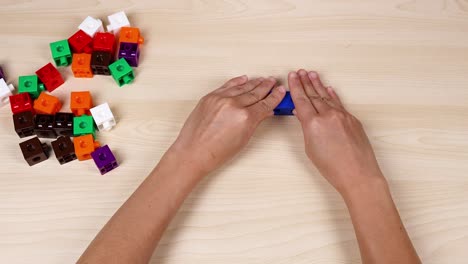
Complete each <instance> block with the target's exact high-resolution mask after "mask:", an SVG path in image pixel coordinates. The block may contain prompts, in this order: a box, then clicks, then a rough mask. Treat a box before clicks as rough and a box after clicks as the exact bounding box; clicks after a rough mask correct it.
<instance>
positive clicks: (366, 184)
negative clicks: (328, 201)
mask: <svg viewBox="0 0 468 264" xmlns="http://www.w3.org/2000/svg"><path fill="white" fill-rule="evenodd" d="M340 194H341V196H342V197H343V199H344V201H345V203H346V204H350V203H356V202H359V201H360V200H365V199H372V198H373V197H375V196H377V195H382V194H384V195H387V194H388V195H390V191H389V187H388V183H387V180H386V179H385V177H384V176H383V175H382V174H380V175H372V176H370V177H366V180H365V181H363V182H359V183H355V184H353V185H352V186H350V187H348V188H344V189H343V190H341V191H340Z"/></svg>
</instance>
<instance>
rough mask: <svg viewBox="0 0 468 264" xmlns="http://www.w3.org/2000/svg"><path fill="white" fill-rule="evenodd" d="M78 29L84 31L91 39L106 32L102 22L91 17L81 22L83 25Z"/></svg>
mask: <svg viewBox="0 0 468 264" xmlns="http://www.w3.org/2000/svg"><path fill="white" fill-rule="evenodd" d="M78 29H80V30H82V31H83V32H84V33H86V34H87V35H88V36H90V37H94V35H95V34H96V33H98V32H103V31H104V27H103V26H102V21H101V20H100V19H97V18H94V17H90V16H88V17H86V18H85V20H83V22H81V24H80V25H79V26H78Z"/></svg>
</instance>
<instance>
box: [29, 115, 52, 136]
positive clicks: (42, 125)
mask: <svg viewBox="0 0 468 264" xmlns="http://www.w3.org/2000/svg"><path fill="white" fill-rule="evenodd" d="M34 134H36V135H37V136H38V137H40V138H56V137H57V134H55V130H54V116H53V115H42V114H38V115H36V116H35V117H34Z"/></svg>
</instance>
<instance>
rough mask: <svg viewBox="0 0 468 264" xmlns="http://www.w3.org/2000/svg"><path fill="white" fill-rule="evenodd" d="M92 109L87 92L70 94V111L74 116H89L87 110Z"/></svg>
mask: <svg viewBox="0 0 468 264" xmlns="http://www.w3.org/2000/svg"><path fill="white" fill-rule="evenodd" d="M91 107H93V99H92V97H91V93H90V92H89V91H81V92H71V95H70V110H71V111H72V112H73V114H74V115H75V116H81V115H84V114H87V115H91V112H89V109H91Z"/></svg>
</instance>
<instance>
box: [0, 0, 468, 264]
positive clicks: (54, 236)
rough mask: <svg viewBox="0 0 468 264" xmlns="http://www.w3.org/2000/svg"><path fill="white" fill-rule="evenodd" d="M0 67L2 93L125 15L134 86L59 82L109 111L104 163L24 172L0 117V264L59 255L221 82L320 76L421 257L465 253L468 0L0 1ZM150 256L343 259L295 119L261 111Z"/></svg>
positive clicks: (348, 251) (129, 187)
mask: <svg viewBox="0 0 468 264" xmlns="http://www.w3.org/2000/svg"><path fill="white" fill-rule="evenodd" d="M1 2H2V3H1V9H0V25H1V30H0V39H1V41H0V54H1V55H0V65H3V67H4V69H5V71H6V74H7V76H8V80H9V81H10V82H12V83H14V84H15V85H17V77H18V76H19V75H28V74H33V73H34V72H35V71H36V70H37V69H38V68H39V67H41V66H43V65H44V64H46V63H47V62H49V61H51V55H50V51H49V48H48V45H49V43H50V42H52V41H56V40H60V39H65V38H68V37H69V36H70V35H71V34H73V33H74V32H75V31H76V27H77V26H78V24H79V23H80V22H81V21H82V20H83V19H84V18H85V17H86V16H87V15H92V16H95V17H99V18H101V19H103V20H105V22H106V23H107V19H106V16H107V15H109V14H111V13H113V12H116V11H120V10H125V11H126V12H127V14H128V15H129V18H130V21H131V23H132V24H133V25H135V26H138V27H140V28H141V30H142V34H143V36H144V37H145V39H146V42H145V44H144V46H143V48H142V55H141V66H140V67H139V68H137V69H136V75H137V78H136V82H135V83H134V84H132V85H129V86H125V87H123V88H118V87H117V85H116V84H115V83H114V81H113V80H112V79H111V78H110V77H102V76H97V77H95V78H93V79H91V80H83V79H75V78H73V76H72V74H71V71H70V68H66V69H61V72H62V73H63V74H64V76H65V77H66V83H65V84H64V85H63V86H62V87H60V88H59V89H58V90H57V91H56V92H54V93H53V94H54V95H57V96H59V97H60V98H61V99H62V100H64V109H67V108H68V100H69V98H68V97H69V93H70V91H72V90H90V91H92V94H93V97H94V101H95V102H96V103H103V102H108V103H109V104H110V106H111V108H112V110H113V111H114V114H115V115H116V117H117V118H118V125H117V127H116V128H115V129H114V130H112V131H111V132H108V133H99V135H98V139H99V141H100V142H101V143H103V144H108V145H109V146H110V147H111V148H112V149H113V150H114V151H115V153H116V156H117V158H118V160H119V161H120V163H121V166H120V167H119V168H118V169H117V170H115V171H113V172H111V173H109V174H108V175H105V176H101V175H100V174H99V172H98V171H97V169H96V168H95V165H94V163H93V162H92V161H87V162H78V161H75V162H72V163H70V164H67V165H64V166H60V165H59V163H58V162H57V161H56V159H55V157H54V156H52V157H51V158H50V159H49V160H48V161H46V162H43V163H41V164H39V165H36V166H33V167H29V166H28V165H27V164H26V162H25V161H24V160H23V158H22V154H21V151H20V149H19V146H18V143H19V142H20V141H22V140H20V139H19V138H18V136H17V135H16V134H15V132H14V130H13V123H12V119H11V113H10V109H9V107H3V108H2V109H0V124H1V125H0V146H1V151H0V160H1V165H0V238H1V239H0V263H73V262H75V261H76V260H77V258H78V257H79V255H80V254H81V253H82V252H83V250H84V249H85V248H86V246H87V245H88V243H89V242H90V241H91V240H92V239H93V237H94V236H95V235H96V233H97V232H98V231H99V230H100V228H101V227H102V226H103V225H104V224H105V222H106V221H107V220H108V219H109V217H110V216H111V215H112V214H113V213H114V212H115V210H116V209H117V208H118V207H119V206H120V205H121V204H122V203H123V202H124V201H125V199H126V198H127V197H128V196H129V195H130V194H131V193H132V191H133V190H134V189H135V188H136V187H137V186H138V184H139V183H140V182H141V181H142V180H143V179H144V177H145V176H146V175H147V173H149V171H150V170H151V169H152V168H153V166H154V165H155V164H156V162H157V161H158V159H159V158H160V157H161V155H162V154H163V153H164V151H165V150H166V148H167V147H168V146H169V145H170V144H171V142H172V141H173V140H174V138H175V137H176V136H177V133H178V130H179V129H180V128H181V126H182V124H183V122H184V120H185V118H186V117H187V115H188V114H189V112H190V111H191V109H192V108H193V106H194V105H195V103H196V102H197V100H198V99H199V98H200V97H201V96H203V95H204V94H206V93H207V92H209V91H211V90H212V89H214V88H217V87H218V86H219V85H221V84H222V83H223V82H224V81H225V80H226V79H227V78H230V77H232V76H235V75H241V74H248V75H250V76H253V77H255V76H269V75H273V76H275V77H277V78H278V79H280V80H281V81H282V82H284V81H285V77H286V75H287V73H288V71H290V70H297V69H298V68H301V67H304V68H306V69H315V70H317V71H319V72H320V73H321V74H323V78H324V80H325V81H326V83H327V84H330V85H333V86H334V87H335V89H336V90H337V91H338V92H339V93H340V94H341V96H342V98H343V100H344V102H345V103H346V104H347V106H348V108H349V109H350V110H351V111H352V112H354V113H355V114H356V116H358V117H359V118H360V119H361V120H362V121H363V123H364V124H365V126H366V128H367V131H368V134H369V137H370V138H371V141H372V144H373V146H374V147H375V151H376V154H377V156H378V160H379V162H380V164H381V166H382V168H383V170H384V172H385V175H386V177H387V178H388V180H389V182H390V184H391V188H392V192H393V194H394V198H395V201H396V203H397V206H398V208H399V209H400V213H401V216H402V218H403V221H404V223H405V225H406V227H407V229H408V232H409V234H410V236H411V238H412V239H413V242H414V244H415V247H416V249H417V251H418V253H419V254H420V256H421V257H422V260H423V262H424V263H429V264H436V263H437V264H438V263H440V264H442V263H451V264H457V263H460V264H461V263H467V259H468V250H467V249H468V1H466V0H446V1H444V0H374V1H371V0H356V1H345V0H334V1H317V0H309V1H306V0H270V1H266V0H255V1H254V0H252V1H247V0H226V1H221V0H220V1H216V0H206V1H201V0H178V1H173V0H161V1H150V0H147V1H121V0H119V1H90V0H83V1H70V2H69V1H50V0H45V1H16V0H3V1H1ZM151 263H164V264H175V263H177V264H180V263H184V264H185V263H203V264H208V263H252V264H253V263H271V264H273V263H274V264H283V263H284V264H286V263H321V264H322V263H360V257H359V252H358V247H357V243H356V241H355V235H354V232H353V228H352V225H351V223H350V219H349V215H348V212H347V210H346V208H345V206H344V204H343V202H342V200H341V198H340V197H339V196H338V195H337V193H336V192H335V191H334V190H333V189H332V188H331V187H330V186H329V185H328V184H327V183H326V182H325V180H323V179H322V178H321V176H320V175H319V174H318V173H317V171H316V170H315V169H314V168H313V167H312V166H311V165H310V163H309V162H308V160H307V158H306V156H305V154H304V151H303V142H302V134H301V130H300V126H299V125H298V122H297V121H296V120H295V118H294V117H281V118H272V119H270V120H268V121H266V122H265V123H264V124H263V125H262V126H261V127H260V128H259V129H258V131H257V133H256V134H255V136H254V138H253V139H252V141H251V143H250V144H249V146H248V148H247V149H245V150H244V151H243V152H242V153H241V154H240V155H239V156H238V157H237V158H236V159H235V160H233V161H232V162H231V163H230V164H228V165H226V166H225V167H224V168H223V169H221V170H219V171H218V172H217V173H215V174H213V175H211V176H210V177H208V178H206V180H204V181H203V182H202V183H201V184H200V185H199V187H198V188H197V189H196V191H195V192H194V193H193V194H192V195H191V196H190V197H189V198H188V199H187V201H186V203H185V204H184V205H183V207H182V209H181V210H180V212H179V214H178V215H177V217H176V218H175V219H174V221H173V223H172V224H171V226H170V228H169V229H168V230H167V233H166V235H165V236H164V238H163V240H162V243H161V244H160V247H159V248H158V249H157V250H156V252H155V254H154V256H153V258H152V261H151Z"/></svg>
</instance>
